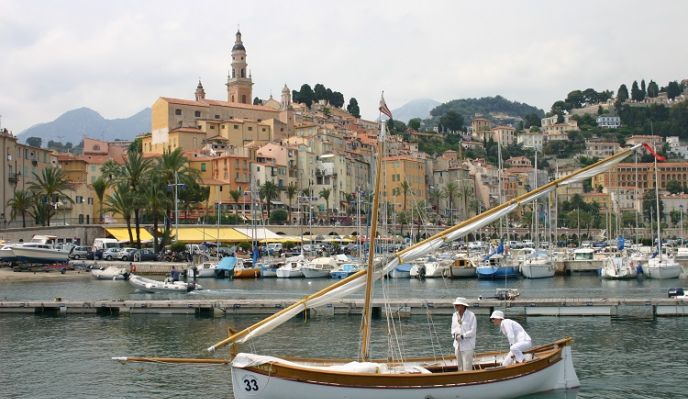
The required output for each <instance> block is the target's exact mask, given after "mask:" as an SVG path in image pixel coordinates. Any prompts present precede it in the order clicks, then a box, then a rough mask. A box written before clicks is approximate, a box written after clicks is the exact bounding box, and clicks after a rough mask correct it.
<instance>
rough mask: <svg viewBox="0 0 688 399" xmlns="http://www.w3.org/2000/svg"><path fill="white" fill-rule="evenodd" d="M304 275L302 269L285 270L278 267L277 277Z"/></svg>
mask: <svg viewBox="0 0 688 399" xmlns="http://www.w3.org/2000/svg"><path fill="white" fill-rule="evenodd" d="M300 277H303V272H302V271H301V269H298V270H296V269H294V270H285V269H277V278H300Z"/></svg>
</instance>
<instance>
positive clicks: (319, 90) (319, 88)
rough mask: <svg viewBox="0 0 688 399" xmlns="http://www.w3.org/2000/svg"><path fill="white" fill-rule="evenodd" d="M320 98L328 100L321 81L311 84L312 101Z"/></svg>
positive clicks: (325, 89)
mask: <svg viewBox="0 0 688 399" xmlns="http://www.w3.org/2000/svg"><path fill="white" fill-rule="evenodd" d="M320 100H329V98H328V97H327V88H325V86H323V85H322V84H321V83H316V85H315V86H313V101H320Z"/></svg>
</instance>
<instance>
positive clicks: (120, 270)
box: [91, 266, 129, 280]
mask: <svg viewBox="0 0 688 399" xmlns="http://www.w3.org/2000/svg"><path fill="white" fill-rule="evenodd" d="M91 275H93V277H95V278H96V279H98V280H126V279H128V278H129V269H127V268H126V267H120V266H108V267H106V268H104V269H103V268H99V269H91Z"/></svg>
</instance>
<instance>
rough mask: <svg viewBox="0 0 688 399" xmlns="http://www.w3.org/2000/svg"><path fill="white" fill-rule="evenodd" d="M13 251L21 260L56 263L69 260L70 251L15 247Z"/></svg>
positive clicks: (17, 258) (16, 257)
mask: <svg viewBox="0 0 688 399" xmlns="http://www.w3.org/2000/svg"><path fill="white" fill-rule="evenodd" d="M12 253H13V254H14V256H15V259H16V260H17V261H19V262H26V263H56V262H69V253H68V252H66V251H60V250H57V249H47V248H32V247H14V248H12Z"/></svg>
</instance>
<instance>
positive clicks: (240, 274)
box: [234, 267, 260, 278]
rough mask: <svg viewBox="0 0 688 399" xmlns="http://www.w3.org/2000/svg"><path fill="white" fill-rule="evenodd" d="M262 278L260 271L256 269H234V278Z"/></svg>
mask: <svg viewBox="0 0 688 399" xmlns="http://www.w3.org/2000/svg"><path fill="white" fill-rule="evenodd" d="M259 276H260V269H259V268H257V267H255V268H251V269H241V270H239V269H236V268H235V269H234V278H258V277H259Z"/></svg>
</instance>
